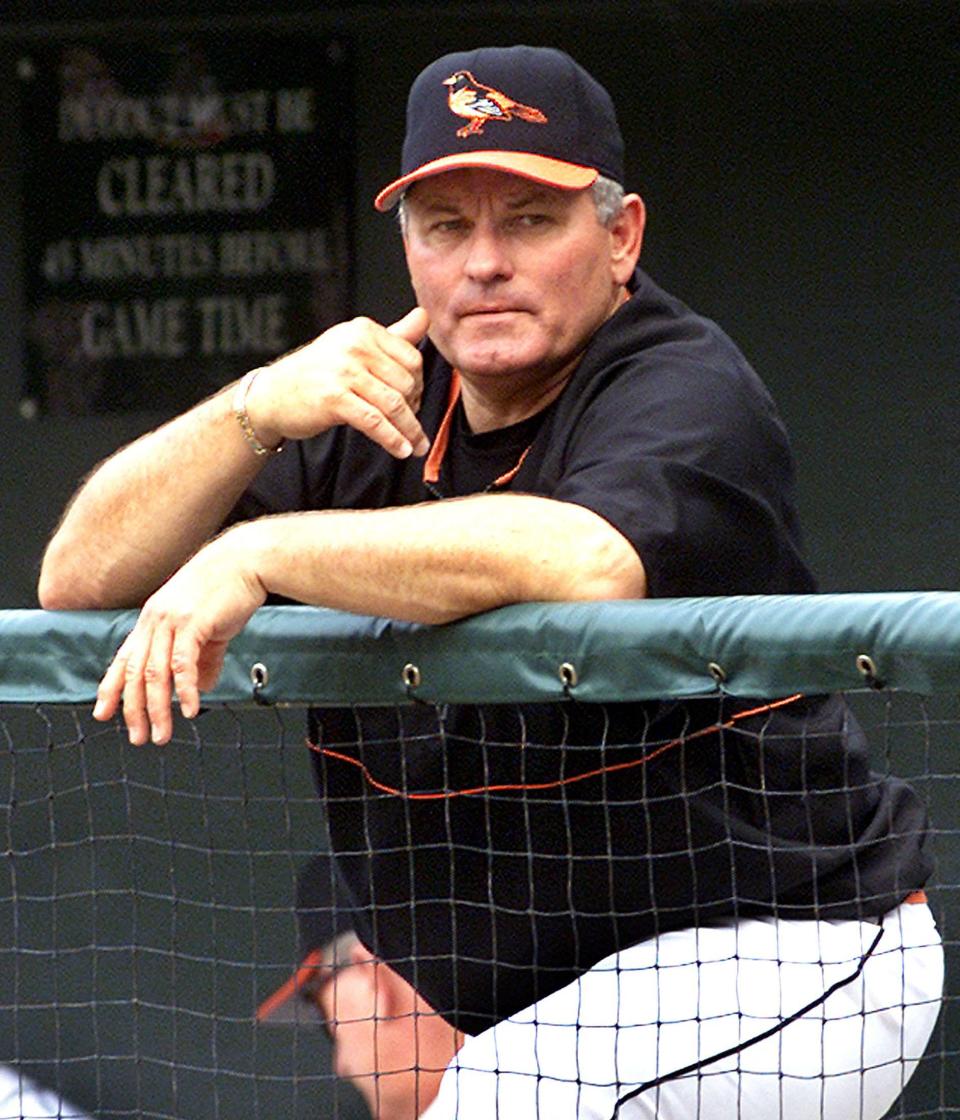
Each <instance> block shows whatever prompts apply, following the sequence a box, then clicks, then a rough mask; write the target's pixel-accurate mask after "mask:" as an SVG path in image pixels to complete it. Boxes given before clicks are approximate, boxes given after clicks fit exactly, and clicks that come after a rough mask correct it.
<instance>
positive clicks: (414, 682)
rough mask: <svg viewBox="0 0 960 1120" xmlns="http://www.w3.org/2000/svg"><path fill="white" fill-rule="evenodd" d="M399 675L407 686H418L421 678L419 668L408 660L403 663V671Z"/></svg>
mask: <svg viewBox="0 0 960 1120" xmlns="http://www.w3.org/2000/svg"><path fill="white" fill-rule="evenodd" d="M400 675H401V676H402V677H403V683H404V684H405V685H406V686H407V688H419V687H420V682H421V680H422V679H423V678H422V677H421V675H420V670H419V668H418V667H417V666H416V665H414V664H413V663H412V662H410V661H408V662H407V663H406V665H404V667H403V672H402V673H401V674H400Z"/></svg>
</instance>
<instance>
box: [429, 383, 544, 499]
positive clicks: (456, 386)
mask: <svg viewBox="0 0 960 1120" xmlns="http://www.w3.org/2000/svg"><path fill="white" fill-rule="evenodd" d="M459 400H460V374H459V372H458V371H457V370H451V371H450V391H449V394H448V396H447V411H446V412H445V413H444V414H443V419H442V420H441V421H440V427H439V428H437V434H436V436H435V437H434V440H433V443H432V445H431V447H430V452H429V454H428V455H427V458H426V460H425V461H424V464H423V481H424V485H427V486H436V484H437V483H438V482H439V481H440V468H441V467H442V466H443V460H444V456H445V455H446V454H447V447H448V446H449V444H450V428H451V427H452V425H453V413H454V410H455V409H456V407H457V401H459ZM530 446H532V444H531V445H530ZM529 450H530V447H527V448H526V449H525V450H524V452H523V454H522V455H521V456H520V458H519V459H518V460H517V462H516V465H515V466H513V467H512V468H511V469H510V470H508V471H507V472H506V474H502V475H500V477H499V478H495V479H494V480H493V482H491V483H490V486H489V487H488V488H487V489H490V490H492V489H493V488H494V487H496V486H506V485H507V483H509V482H512V481H513V479H514V478H515V477H516V474H517V471H519V470H520V468H521V467H522V466H523V460H524V459H526V457H527V453H528V452H529Z"/></svg>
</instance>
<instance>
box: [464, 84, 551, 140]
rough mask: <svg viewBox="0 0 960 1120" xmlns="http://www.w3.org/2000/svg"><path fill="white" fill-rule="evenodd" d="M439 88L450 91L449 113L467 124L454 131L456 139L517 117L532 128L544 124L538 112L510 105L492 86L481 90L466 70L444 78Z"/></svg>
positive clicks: (543, 117)
mask: <svg viewBox="0 0 960 1120" xmlns="http://www.w3.org/2000/svg"><path fill="white" fill-rule="evenodd" d="M443 84H444V85H445V86H449V87H450V90H449V92H448V93H447V104H448V105H449V106H450V111H451V112H453V113H456V114H457V116H458V117H465V118H466V119H467V120H468V121H469V122H470V123H469V124H468V125H464V127H463V128H458V129H457V135H458V136H459V137H461V139H464V138H466V137H467V136H480V135H481V134H482V133H483V126H484V125H485V124H486V123H487V121H512V120H513V118H514V117H517V118H518V119H519V120H522V121H530V122H531V123H533V124H546V123H547V118H546V116H545V115H544V114H543V113H541V112H540V110H539V109H534V108H533V106H532V105H524V104H522V103H521V102H519V101H514V100H513V98H512V97H508V96H507V95H506V94H505V93H501V92H500V90H498V89H494V88H493V87H492V86H485V85H484V84H483V82H478V81H477V79H476V78H475V77H474V76H473V75H472V74H471V73H470V71H469V70H458V71H457V72H456V73H455V74H451V75H450V77H449V78H445V79H444V82H443Z"/></svg>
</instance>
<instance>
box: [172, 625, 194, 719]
mask: <svg viewBox="0 0 960 1120" xmlns="http://www.w3.org/2000/svg"><path fill="white" fill-rule="evenodd" d="M200 652H201V644H200V642H199V640H198V639H197V636H196V634H195V633H194V632H193V631H192V630H190V629H186V628H185V629H183V630H180V631H178V633H177V636H176V639H175V640H174V643H173V653H172V654H171V657H170V668H171V671H172V672H173V686H174V688H175V689H176V693H177V700H178V701H179V703H180V711H181V712H182V713H183V715H184V716H185V717H186V718H187V719H193V718H194V716H196V715H197V713H198V712H199V711H200V687H199V679H198V669H197V663H198V661H199V658H200Z"/></svg>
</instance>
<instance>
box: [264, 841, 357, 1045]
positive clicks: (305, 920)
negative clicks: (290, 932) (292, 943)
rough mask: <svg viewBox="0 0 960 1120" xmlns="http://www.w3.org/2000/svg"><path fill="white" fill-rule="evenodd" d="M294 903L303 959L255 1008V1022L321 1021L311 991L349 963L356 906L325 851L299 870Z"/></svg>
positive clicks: (310, 1022)
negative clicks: (289, 975)
mask: <svg viewBox="0 0 960 1120" xmlns="http://www.w3.org/2000/svg"><path fill="white" fill-rule="evenodd" d="M296 907H297V929H298V934H299V942H300V954H301V957H302V959H301V961H300V964H299V966H298V967H297V969H296V971H295V972H294V973H293V975H292V976H291V977H290V978H289V979H288V980H287V981H285V983H283V984H281V986H280V987H279V988H278V989H277V990H276V991H275V992H273V994H272V995H269V996H268V997H267V998H266V999H265V1000H264V1001H263V1003H261V1004H260V1006H259V1007H258V1008H257V1022H259V1023H271V1024H277V1023H284V1024H291V1023H299V1024H307V1025H317V1026H319V1025H322V1024H323V1015H322V1014H321V1012H320V1008H319V1006H318V1005H317V1001H316V1000H315V999H314V998H313V997H314V993H315V992H316V991H317V990H318V988H319V987H320V986H321V985H322V984H323V983H325V981H326V980H328V979H329V978H330V977H331V976H332V975H333V974H334V973H335V972H336V971H337V970H338V969H340V968H342V967H343V966H344V965H345V964H347V963H349V952H350V949H351V948H352V947H353V945H354V943H355V935H354V932H353V925H354V910H353V905H352V901H351V899H350V896H349V894H348V892H347V890H346V888H345V887H344V885H343V883H342V881H341V880H340V878H339V876H338V875H337V872H336V869H335V868H334V865H333V860H332V857H331V856H330V854H329V852H326V853H324V854H323V855H318V856H315V857H314V858H313V859H311V860H310V861H309V862H308V863H307V864H305V865H304V867H303V868H301V870H300V872H299V873H298V875H297V901H296Z"/></svg>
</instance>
